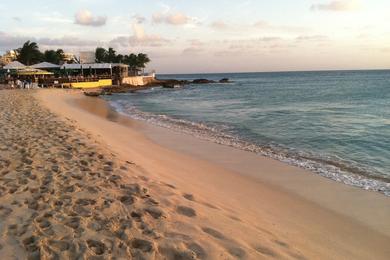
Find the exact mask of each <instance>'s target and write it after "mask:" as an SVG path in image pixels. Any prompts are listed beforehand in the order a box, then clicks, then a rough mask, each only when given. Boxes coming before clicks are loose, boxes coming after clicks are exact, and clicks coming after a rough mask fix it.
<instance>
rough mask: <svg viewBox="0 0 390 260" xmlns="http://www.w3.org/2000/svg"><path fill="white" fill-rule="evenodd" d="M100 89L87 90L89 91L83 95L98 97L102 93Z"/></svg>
mask: <svg viewBox="0 0 390 260" xmlns="http://www.w3.org/2000/svg"><path fill="white" fill-rule="evenodd" d="M102 94H103V93H102V91H89V92H84V95H86V96H88V97H98V96H100V95H102Z"/></svg>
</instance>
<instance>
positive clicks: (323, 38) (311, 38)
mask: <svg viewBox="0 0 390 260" xmlns="http://www.w3.org/2000/svg"><path fill="white" fill-rule="evenodd" d="M295 39H296V40H297V41H315V42H322V41H327V40H329V37H328V36H325V35H301V36H298V37H296V38H295Z"/></svg>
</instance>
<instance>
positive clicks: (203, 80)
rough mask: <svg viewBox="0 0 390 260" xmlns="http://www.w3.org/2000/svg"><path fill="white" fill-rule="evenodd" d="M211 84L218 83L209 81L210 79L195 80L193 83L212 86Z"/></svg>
mask: <svg viewBox="0 0 390 260" xmlns="http://www.w3.org/2000/svg"><path fill="white" fill-rule="evenodd" d="M211 83H216V82H215V81H214V80H209V79H194V80H193V81H192V84H211Z"/></svg>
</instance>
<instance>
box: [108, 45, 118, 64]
mask: <svg viewBox="0 0 390 260" xmlns="http://www.w3.org/2000/svg"><path fill="white" fill-rule="evenodd" d="M116 57H117V56H116V51H115V50H114V49H113V48H111V47H110V48H108V51H107V62H110V63H113V62H116Z"/></svg>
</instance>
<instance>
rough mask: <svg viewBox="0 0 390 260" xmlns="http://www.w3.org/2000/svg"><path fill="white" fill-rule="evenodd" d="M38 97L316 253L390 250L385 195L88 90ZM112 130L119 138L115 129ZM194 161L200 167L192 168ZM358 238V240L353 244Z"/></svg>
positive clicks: (122, 150)
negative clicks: (127, 113)
mask: <svg viewBox="0 0 390 260" xmlns="http://www.w3.org/2000/svg"><path fill="white" fill-rule="evenodd" d="M38 96H39V98H40V99H41V100H43V103H44V104H45V105H46V106H48V107H49V108H50V109H51V110H52V111H53V112H56V113H57V114H60V115H62V116H63V117H68V118H72V120H76V122H77V124H78V125H80V127H81V128H84V129H86V130H87V131H88V132H90V133H91V134H92V135H93V136H95V137H97V138H99V139H101V140H104V142H105V143H108V144H109V146H110V148H111V149H113V150H114V151H116V152H118V153H119V154H120V156H123V157H127V156H129V157H132V158H133V159H134V162H135V163H136V164H138V165H141V166H142V168H143V169H145V170H146V171H147V172H149V173H151V172H152V173H153V176H154V177H156V178H160V179H164V180H170V181H171V182H174V183H175V184H176V186H178V187H179V188H182V189H186V190H191V189H193V193H197V194H200V195H198V196H205V197H206V198H209V199H210V201H212V202H214V204H215V205H220V206H219V207H221V208H222V207H228V208H230V209H232V208H233V209H234V211H235V212H242V215H243V216H240V218H243V219H247V220H250V219H251V220H250V221H252V222H253V223H256V222H257V221H256V220H258V219H262V220H263V221H264V220H266V222H267V223H268V225H266V226H268V227H272V229H276V230H274V232H280V233H283V235H284V236H286V238H289V239H291V240H292V241H294V243H296V245H297V246H298V247H300V248H305V250H304V251H306V252H308V255H311V256H312V257H313V256H316V255H317V256H318V255H322V256H328V257H330V256H332V255H333V254H334V255H333V256H339V257H340V256H342V255H344V256H345V257H346V256H351V254H352V255H353V254H355V256H356V257H357V258H359V257H361V258H362V259H363V258H364V257H362V256H363V255H365V253H368V251H367V249H368V248H371V250H369V251H372V249H373V248H376V249H375V252H377V253H378V254H379V255H378V258H381V257H380V255H382V257H385V256H389V255H390V253H389V250H387V249H386V248H385V245H386V243H388V242H389V241H390V223H389V220H388V219H389V217H390V211H389V209H390V202H389V200H388V198H386V197H384V196H383V195H379V194H376V193H373V192H367V191H363V190H361V189H358V188H353V187H346V185H343V184H338V183H336V182H334V181H330V180H326V179H324V178H322V177H320V176H316V175H313V174H312V173H309V172H306V171H304V170H302V169H298V168H296V167H292V166H288V165H285V164H283V163H281V162H277V161H274V160H272V159H269V158H259V156H255V155H250V154H249V153H247V152H244V151H239V150H237V149H233V148H231V147H222V146H221V145H217V144H213V143H210V142H207V141H202V140H198V139H196V140H194V138H191V137H189V136H186V135H184V134H180V133H172V132H169V131H168V130H166V129H165V130H164V129H158V128H156V127H153V126H151V125H147V124H143V123H141V122H137V121H134V120H130V119H128V118H125V117H124V116H121V115H119V114H118V113H116V112H114V111H112V110H110V109H108V107H107V104H106V103H105V101H103V100H100V99H94V98H88V97H83V96H82V95H81V94H80V93H76V92H64V91H62V92H61V91H57V90H49V91H46V90H45V91H40V92H38ZM76 104H78V105H80V104H82V106H83V107H78V106H76ZM92 108H94V109H92ZM97 126H99V127H97ZM97 128H98V129H97ZM112 131H114V132H115V133H116V135H115V136H112V135H110V134H107V132H112ZM131 139H132V142H130V140H131ZM135 140H137V141H135ZM172 148H175V149H172ZM202 149H203V150H202ZM204 149H206V150H209V153H205V150H204ZM213 149H217V151H218V152H215V151H216V150H213ZM210 151H212V152H210ZM211 155H214V157H213V156H211ZM226 158H229V159H231V160H226ZM233 158H234V160H232V159H233ZM254 162H255V163H254ZM189 165H192V166H195V169H188V168H189ZM259 172H260V173H261V174H260V175H259ZM270 172H273V173H275V174H269V173H270ZM254 173H256V174H254ZM188 183H190V184H188ZM231 190H234V191H235V192H233V193H231V192H230V191H231ZM270 200H271V201H270ZM275 202H276V203H275ZM237 204H238V205H237ZM275 204H276V205H275ZM294 212H295V213H294ZM296 212H299V214H296ZM275 226H276V227H275ZM367 234H370V235H367ZM351 237H353V239H352V240H353V241H348V239H351ZM308 241H313V242H312V243H309V244H307V243H308ZM362 244H363V245H365V247H366V248H365V249H364V248H362ZM354 250H356V251H355V253H353V251H354ZM386 250H387V251H386ZM310 252H311V253H310ZM367 256H368V255H367Z"/></svg>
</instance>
